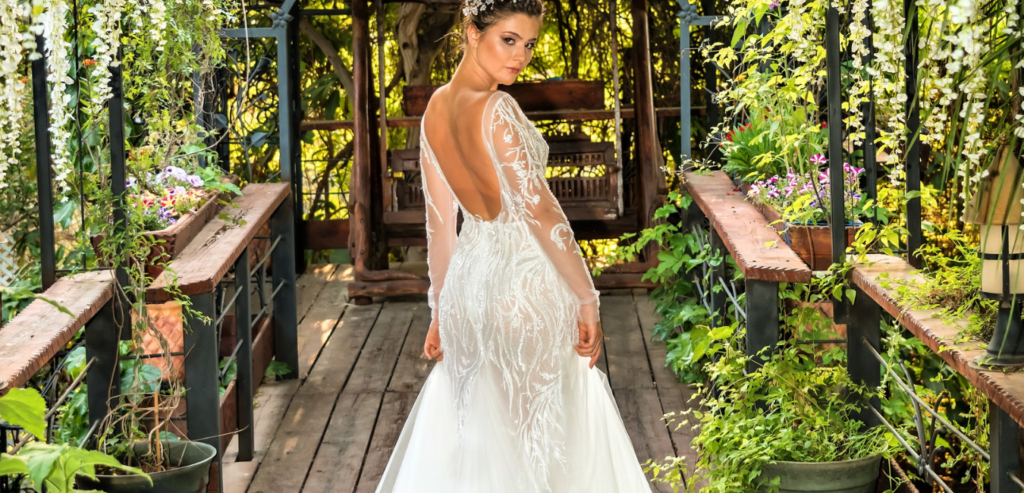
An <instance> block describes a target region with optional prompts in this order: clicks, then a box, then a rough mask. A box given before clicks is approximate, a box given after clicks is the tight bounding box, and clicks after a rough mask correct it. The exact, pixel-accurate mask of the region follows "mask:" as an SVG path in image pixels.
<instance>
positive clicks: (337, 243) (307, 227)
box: [300, 219, 349, 250]
mask: <svg viewBox="0 0 1024 493" xmlns="http://www.w3.org/2000/svg"><path fill="white" fill-rule="evenodd" d="M301 228H302V229H301V230H300V231H302V233H301V234H302V235H303V236H304V237H305V238H306V249H307V250H333V249H339V248H348V247H349V220H348V219H327V220H323V219H320V220H316V219H313V220H308V221H302V225H301Z"/></svg>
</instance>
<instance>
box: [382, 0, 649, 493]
mask: <svg viewBox="0 0 1024 493" xmlns="http://www.w3.org/2000/svg"><path fill="white" fill-rule="evenodd" d="M485 1H486V2H487V3H486V4H485V3H484V2H485ZM463 12H464V14H465V18H464V20H463V27H464V29H463V33H464V34H463V39H462V41H463V43H462V47H463V50H464V56H463V59H462V61H461V63H460V64H459V67H458V69H457V70H456V72H455V75H454V76H453V77H452V80H451V82H449V83H448V84H445V85H444V86H442V87H440V88H439V89H438V90H437V91H436V92H435V93H434V94H433V96H432V97H431V99H430V102H429V104H428V106H427V110H426V113H425V114H424V116H423V120H422V124H421V129H420V130H421V131H420V153H421V154H420V163H421V168H422V177H423V194H424V198H425V199H426V209H427V217H426V220H427V223H426V227H427V245H428V253H427V263H428V266H429V277H430V290H429V291H428V294H427V296H428V304H429V306H430V309H431V314H432V318H431V324H430V329H429V332H428V334H427V339H426V342H425V344H424V352H425V353H426V355H427V356H428V357H430V358H432V359H433V358H436V359H437V361H438V362H439V363H438V364H436V365H435V366H434V368H433V370H431V372H430V375H429V376H428V377H427V379H426V381H425V382H424V384H423V389H422V390H421V391H420V394H419V396H418V397H417V398H416V402H415V404H414V405H413V407H412V409H411V410H410V413H409V417H408V420H407V421H406V423H405V427H404V428H403V430H402V433H401V435H400V437H399V438H398V442H397V443H396V445H395V449H394V453H393V455H392V456H391V459H390V460H389V462H388V465H387V468H386V469H385V471H384V475H383V477H382V479H381V481H380V483H379V484H378V487H377V492H399V493H406V492H408V493H411V492H417V493H420V492H437V493H453V492H458V493H461V492H466V493H470V492H472V493H505V492H507V493H534V492H554V493H567V492H587V493H595V492H607V493H634V492H645V493H650V491H651V488H650V485H649V483H648V481H647V479H646V478H645V477H644V473H643V470H642V469H641V467H640V464H639V462H638V460H637V457H636V455H635V454H634V451H633V447H632V445H631V444H630V440H629V436H628V435H627V434H626V429H625V427H624V426H623V423H622V418H621V417H620V416H619V412H618V408H617V407H616V405H615V400H614V398H613V397H612V391H611V387H609V385H608V379H607V376H606V375H605V374H604V373H603V372H602V371H601V370H600V369H597V368H594V364H595V363H596V362H597V359H598V356H599V354H600V352H601V341H602V340H603V333H602V330H601V321H600V315H599V312H598V305H599V294H600V293H599V292H598V291H597V290H595V289H594V285H593V281H592V280H591V278H590V274H589V272H588V270H587V267H586V264H585V263H584V261H583V258H582V256H581V253H580V250H579V246H578V245H577V244H576V241H575V239H574V238H573V232H572V229H570V227H569V223H568V221H567V220H566V218H565V214H564V213H563V212H562V209H561V207H559V205H558V201H557V200H556V199H555V197H554V196H553V195H552V194H551V191H550V190H549V189H548V185H547V180H546V178H545V175H544V171H545V167H546V164H547V153H548V148H547V144H546V143H545V142H544V138H543V136H542V135H541V133H540V132H539V131H538V130H537V129H536V128H534V126H533V125H532V123H531V122H530V121H529V120H528V119H527V118H526V116H525V115H524V114H523V112H522V110H521V109H520V108H519V105H518V104H517V103H516V101H515V100H514V99H512V97H510V96H509V95H508V93H505V92H503V91H499V90H496V89H497V86H498V84H505V85H508V84H512V83H513V82H514V81H515V79H516V76H517V75H518V74H519V73H520V72H521V71H522V70H523V68H525V67H526V66H527V65H528V64H529V63H530V58H531V57H532V56H533V49H534V46H535V45H536V42H537V37H538V35H539V33H540V28H541V22H542V18H543V15H544V7H543V0H467V1H466V7H465V8H464V9H463ZM460 209H461V210H462V214H463V218H464V222H463V224H462V228H461V230H460V231H459V232H458V233H456V220H457V215H458V212H459V210H460Z"/></svg>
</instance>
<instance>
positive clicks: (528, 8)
mask: <svg viewBox="0 0 1024 493" xmlns="http://www.w3.org/2000/svg"><path fill="white" fill-rule="evenodd" d="M515 14H524V15H528V16H530V17H543V16H544V0H494V3H493V4H490V5H487V8H486V9H483V10H481V11H480V12H479V13H477V14H475V15H474V14H469V15H467V16H465V17H463V18H462V32H461V33H460V36H459V40H460V43H459V46H458V49H459V50H460V51H461V50H464V49H465V48H466V46H468V45H469V26H471V25H472V26H476V28H477V30H479V31H480V32H484V31H486V30H487V28H489V27H491V26H492V25H494V23H495V22H498V21H500V20H502V19H505V18H506V17H510V16H512V15H515Z"/></svg>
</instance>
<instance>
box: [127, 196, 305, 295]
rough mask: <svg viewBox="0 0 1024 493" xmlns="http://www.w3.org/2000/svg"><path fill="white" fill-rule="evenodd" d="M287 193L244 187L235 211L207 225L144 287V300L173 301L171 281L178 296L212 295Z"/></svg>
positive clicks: (232, 210) (236, 201)
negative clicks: (179, 293) (176, 289)
mask: <svg viewBox="0 0 1024 493" xmlns="http://www.w3.org/2000/svg"><path fill="white" fill-rule="evenodd" d="M290 193H291V191H290V190H289V186H288V184H287V183H253V184H249V185H246V187H245V189H244V190H242V195H241V196H240V197H238V198H237V199H235V203H236V204H237V205H238V209H231V210H228V211H227V213H228V215H229V216H230V218H229V219H228V220H224V219H221V218H214V219H213V220H211V221H210V222H209V223H207V224H206V226H204V227H203V229H202V230H201V231H199V234H198V235H196V237H195V238H194V239H193V240H192V242H191V243H189V244H188V246H187V247H185V250H183V251H182V252H181V254H179V255H178V258H176V259H174V260H173V261H171V263H170V264H168V265H167V269H166V270H165V271H164V273H162V274H160V276H159V277H157V278H156V279H155V280H154V281H153V284H151V285H150V286H149V287H148V288H146V300H147V301H149V302H151V303H156V302H161V301H169V300H171V299H173V298H174V297H173V296H172V295H171V293H170V292H169V291H168V288H170V286H172V285H173V283H174V282H176V283H177V287H178V289H180V291H181V294H184V295H187V296H192V295H197V294H201V293H211V292H213V290H214V288H215V287H216V286H217V283H218V282H220V280H221V279H223V278H224V276H225V275H226V274H227V273H228V270H229V269H230V268H231V267H232V266H233V265H234V262H235V259H237V258H238V256H239V255H241V253H242V250H243V249H244V248H245V247H246V246H248V245H249V244H250V243H252V241H253V238H254V237H255V236H256V233H257V231H258V230H259V228H260V226H262V225H264V224H266V223H267V222H268V221H270V216H271V214H273V213H274V210H276V209H277V207H278V206H279V205H280V204H281V203H282V202H284V200H285V199H286V198H287V197H288V195H289V194H290ZM235 221H239V223H240V224H236V223H235ZM241 221H244V224H242V223H241Z"/></svg>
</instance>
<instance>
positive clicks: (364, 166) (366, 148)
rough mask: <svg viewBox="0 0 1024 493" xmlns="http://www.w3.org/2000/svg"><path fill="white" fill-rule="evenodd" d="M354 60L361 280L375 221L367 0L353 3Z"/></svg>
mask: <svg viewBox="0 0 1024 493" xmlns="http://www.w3.org/2000/svg"><path fill="white" fill-rule="evenodd" d="M352 59H353V63H352V65H353V79H354V81H355V94H353V95H352V100H353V101H354V105H355V115H354V116H355V118H354V122H353V129H354V130H355V136H354V144H353V147H354V156H353V162H352V177H351V182H350V183H351V190H350V192H349V197H350V200H349V204H350V210H349V217H350V218H352V222H351V223H350V224H349V228H350V230H349V231H350V232H349V252H350V255H351V256H352V265H353V266H354V267H355V270H356V279H359V277H360V273H361V272H362V271H364V270H366V269H368V268H369V267H370V266H369V265H368V261H369V259H370V253H371V252H370V231H371V228H372V224H370V222H371V221H372V220H373V218H372V211H371V204H370V202H371V200H370V198H371V191H370V186H371V184H372V181H371V178H370V170H371V166H372V165H371V163H370V153H371V152H372V147H371V142H370V140H371V139H370V106H369V105H370V94H369V91H370V88H369V80H370V78H369V72H370V70H371V67H370V12H369V5H368V4H367V0H353V1H352Z"/></svg>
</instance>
